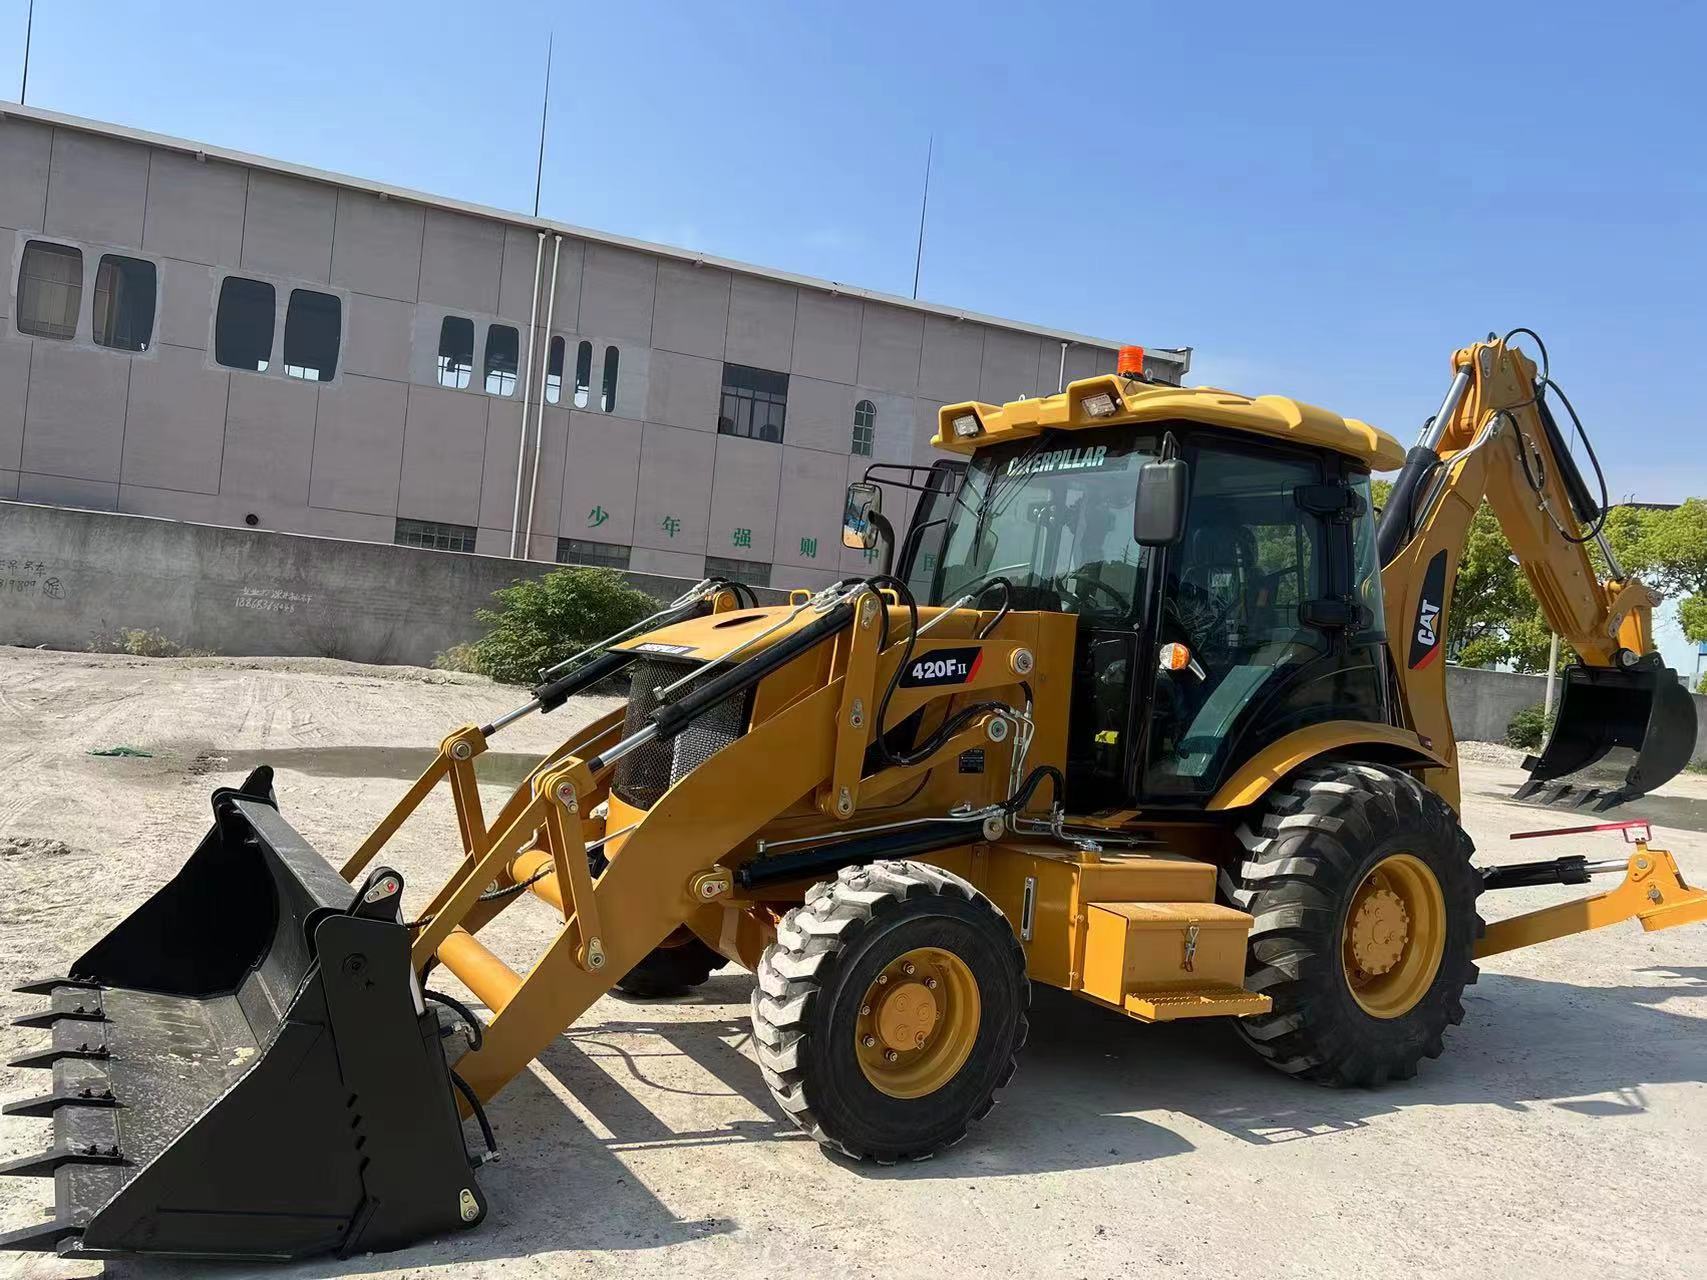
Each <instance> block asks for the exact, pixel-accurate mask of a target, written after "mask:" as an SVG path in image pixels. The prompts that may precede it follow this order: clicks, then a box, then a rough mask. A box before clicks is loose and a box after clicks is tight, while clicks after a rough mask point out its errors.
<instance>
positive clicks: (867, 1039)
mask: <svg viewBox="0 0 1707 1280" xmlns="http://www.w3.org/2000/svg"><path fill="white" fill-rule="evenodd" d="M859 1042H860V1043H861V1044H863V1045H864V1046H865V1047H866V1048H867V1049H875V1048H876V1047H877V1037H876V1036H870V1035H867V1036H861V1037H860V1038H859Z"/></svg>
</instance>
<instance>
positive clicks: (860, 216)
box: [0, 0, 1707, 500]
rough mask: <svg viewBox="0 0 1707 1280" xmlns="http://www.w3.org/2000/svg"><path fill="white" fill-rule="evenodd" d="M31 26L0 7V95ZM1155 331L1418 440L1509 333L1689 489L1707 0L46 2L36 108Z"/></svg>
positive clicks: (1667, 487) (1035, 316) (710, 246)
mask: <svg viewBox="0 0 1707 1280" xmlns="http://www.w3.org/2000/svg"><path fill="white" fill-rule="evenodd" d="M24 7H25V6H24V0H0V96H5V97H15V96H16V94H17V69H18V67H19V64H20V61H21V54H22V44H23V27H24ZM553 28H555V32H556V38H557V62H556V78H555V81H554V85H553V93H552V109H551V125H550V140H549V144H548V151H547V164H546V176H545V183H544V194H543V202H542V209H541V211H542V212H543V213H545V214H547V215H549V216H551V217H555V218H560V219H563V220H565V221H569V222H575V223H580V224H582V225H586V226H591V227H597V228H601V229H604V230H609V231H613V232H619V233H622V234H627V235H633V236H639V237H642V238H648V239H656V240H662V241H666V242H669V243H673V244H681V245H687V246H690V247H693V248H698V249H703V250H705V251H707V252H710V253H715V254H719V255H723V256H726V257H733V258H739V259H744V260H748V261H753V262H760V263H764V264H766V265H769V266H775V267H781V268H786V269H791V270H796V271H803V272H807V273H811V274H814V275H820V276H825V277H829V278H831V279H836V280H842V281H846V282H849V283H852V284H858V285H863V286H867V287H872V288H878V289H885V290H889V291H892V292H899V293H906V292H908V291H909V290H910V288H911V283H912V267H913V246H914V235H915V232H916V218H917V215H918V197H919V182H920V176H921V172H922V169H923V165H924V155H925V145H926V138H927V136H928V135H930V134H932V133H934V134H935V136H936V166H935V176H934V178H933V185H932V192H931V214H930V223H929V230H928V233H927V238H926V245H925V260H924V273H923V282H922V285H921V289H920V293H921V296H922V297H925V298H929V299H933V300H937V301H942V302H947V303H952V304H954V305H957V306H964V307H967V308H970V309H974V310H979V311H987V312H992V313H994V314H997V315H1004V316H1011V317H1016V318H1021V319H1025V320H1030V321H1035V322H1038V323H1043V324H1050V325H1058V326H1061V327H1065V328H1071V329H1076V330H1080V331H1083V332H1087V333H1093V334H1097V335H1102V336H1108V337H1115V338H1124V339H1127V340H1130V341H1136V342H1146V343H1151V344H1153V345H1157V346H1173V345H1190V346H1193V347H1195V348H1197V351H1198V355H1197V358H1196V363H1195V367H1194V380H1202V381H1207V382H1213V383H1216V384H1219V385H1225V386H1230V387H1234V388H1237V389H1239V390H1243V391H1249V392H1261V391H1273V392H1281V393H1285V394H1290V395H1295V396H1298V397H1299V398H1301V399H1305V400H1309V401H1313V402H1315V403H1319V404H1323V405H1326V406H1328V407H1330V408H1333V409H1335V410H1337V411H1339V412H1342V413H1346V414H1350V415H1354V416H1360V417H1364V418H1366V419H1368V420H1370V421H1373V422H1376V423H1378V424H1379V425H1381V426H1384V427H1386V428H1387V429H1388V430H1390V431H1393V432H1394V433H1395V434H1397V435H1399V436H1400V437H1401V438H1402V439H1405V440H1406V441H1407V442H1408V441H1409V439H1410V438H1411V436H1412V435H1413V434H1414V433H1415V430H1416V427H1417V424H1418V423H1419V422H1420V420H1421V419H1422V418H1423V417H1424V416H1425V415H1426V414H1427V413H1429V412H1430V411H1432V409H1433V407H1434V405H1435V403H1436V402H1437V401H1438V399H1439V396H1440V393H1441V391H1442V389H1443V388H1444V385H1445V381H1446V374H1447V359H1448V356H1449V355H1450V353H1451V351H1452V350H1453V348H1455V347H1457V346H1459V345H1462V344H1463V343H1465V342H1468V341H1470V340H1472V339H1474V338H1476V337H1478V336H1480V335H1481V334H1483V333H1485V332H1486V331H1487V330H1489V329H1498V330H1500V331H1502V332H1503V331H1504V330H1505V329H1507V328H1510V327H1511V326H1513V325H1519V324H1525V325H1529V326H1532V327H1534V328H1536V329H1538V330H1539V331H1540V332H1541V333H1542V334H1543V335H1544V336H1545V337H1546V339H1547V341H1548V344H1549V346H1550V347H1551V349H1552V352H1553V360H1554V372H1555V374H1556V375H1557V376H1558V377H1559V380H1560V381H1561V383H1562V384H1563V385H1564V386H1565V387H1566V388H1567V390H1568V391H1569V392H1570V394H1571V397H1572V399H1573V400H1574V401H1575V402H1576V404H1577V406H1578V408H1579V409H1580V410H1581V411H1582V412H1583V414H1584V417H1585V419H1586V420H1587V422H1588V425H1589V427H1590V430H1591V431H1592V432H1593V433H1594V435H1595V438H1596V440H1597V441H1598V442H1600V446H1601V449H1600V451H1601V454H1602V457H1603V458H1604V459H1605V461H1606V463H1607V470H1608V472H1609V478H1610V481H1611V486H1612V489H1613V492H1614V494H1615V495H1616V496H1636V497H1640V498H1643V499H1647V500H1677V499H1680V498H1683V497H1686V496H1689V495H1691V494H1703V493H1707V443H1704V437H1707V432H1704V430H1703V426H1704V423H1703V418H1704V414H1703V410H1702V407H1701V404H1702V401H1701V393H1700V391H1699V389H1698V386H1697V382H1698V376H1697V375H1698V371H1699V369H1700V366H1701V364H1702V355H1701V353H1702V350H1703V348H1704V346H1707V250H1704V247H1703V246H1704V244H1707V164H1704V157H1707V147H1704V145H1703V141H1702V129H1703V124H1704V123H1707V89H1704V88H1703V71H1702V54H1703V51H1704V50H1707V9H1704V8H1702V7H1700V6H1691V5H1688V4H1685V3H1665V2H1658V0H1656V2H1649V3H1642V2H1640V0H1638V2H1637V3H1632V4H1627V5H1624V6H1622V7H1617V6H1615V7H1610V8H1609V7H1608V6H1606V5H1604V4H1597V5H1589V4H1581V3H1574V2H1572V3H1552V4H1546V5H1523V4H1512V3H1502V4H1489V5H1485V6H1456V7H1450V8H1449V7H1447V6H1441V5H1369V4H1358V5H1345V6H1336V5H1327V4H1319V5H1276V4H1260V5H1259V4H1224V5H1190V4H1183V3H1178V2H1177V0H1176V3H1174V4H1171V5H1155V4H1119V5H1117V4H1106V5H1091V4H1059V3H1057V4H1042V3H1039V4H1026V5H1018V4H1004V3H996V2H994V0H987V2H986V3H981V4H972V3H958V2H956V3H941V4H929V5H924V4H918V3H912V4H907V3H890V2H889V0H866V2H865V3H861V4H858V5H830V4H809V3H796V4H782V3H773V2H771V0H749V2H748V3H740V4H736V3H716V2H711V0H702V2H701V3H668V4H666V3H648V2H646V0H641V2H639V3H629V4H603V3H600V4H562V3H557V4H548V3H536V2H534V0H512V2H510V3H505V4H501V5H499V4H486V5H471V4H466V3H463V4H446V3H438V2H437V0H420V2H419V3H414V4H406V3H401V2H397V0H384V2H381V0H364V2H363V3H360V4H349V3H326V2H323V0H298V2H297V3H294V4H292V5H290V6H288V7H280V6H270V7H268V6H263V7H258V8H255V7H238V6H231V5H228V4H222V3H212V2H208V0H173V2H172V3H160V2H158V0H128V2H119V0H38V2H37V12H36V38H35V45H34V55H33V59H32V65H31V72H30V94H29V98H30V101H31V102H32V103H34V104H36V105H39V106H44V107H49V108H53V109H57V110H62V111H68V112H72V113H75V114H81V115H88V116H94V117H98V118H101V119H105V120H113V121H118V122H121V123H125V124H130V125H135V126H138V127H141V128H146V129H153V130H158V131H161V132H165V133H172V134H180V135H185V136H188V137H192V138H199V139H203V140H206V141H210V142H213V143H216V144H220V145H225V146H231V147H237V148H241V149H243V150H247V151H253V152H258V153H260V154H263V155H269V156H276V157H280V158H284V159H288V160H292V161H297V162H300V163H305V164H310V165H315V166H319V167H323V168H327V169H333V170H338V171H343V172H348V173H354V174H360V175H362V176H365V177H372V178H377V179H382V180H385V181H389V182H394V183H398V184H400V185H406V186H411V187H418V188H422V189H424V190H427V191H432V192H436V193H439V194H444V195H451V196H456V197H460V198H463V199H468V200H474V201H479V202H482V203H486V204H492V205H498V206H502V207H506V208H514V209H528V208H531V206H532V202H533V169H534V155H535V144H536V132H535V130H536V128H537V124H538V104H539V89H540V79H541V75H542V71H543V64H544V57H545V43H546V36H547V33H548V32H549V31H551V30H552V29H553Z"/></svg>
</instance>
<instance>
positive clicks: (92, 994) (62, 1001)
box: [12, 987, 107, 1028]
mask: <svg viewBox="0 0 1707 1280" xmlns="http://www.w3.org/2000/svg"><path fill="white" fill-rule="evenodd" d="M61 1019H63V1020H65V1021H67V1022H105V1021H106V1020H107V1013H106V1010H105V1009H104V1008H103V1007H102V1005H101V992H100V989H99V988H81V987H59V988H56V989H55V990H54V992H53V1003H52V1005H51V1007H49V1008H46V1009H43V1010H41V1011H39V1012H37V1013H26V1014H24V1015H23V1017H21V1018H13V1019H12V1025H13V1026H14V1027H48V1028H51V1027H53V1026H54V1025H55V1024H56V1023H58V1022H59V1021H60V1020H61Z"/></svg>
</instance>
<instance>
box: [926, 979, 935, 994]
mask: <svg viewBox="0 0 1707 1280" xmlns="http://www.w3.org/2000/svg"><path fill="white" fill-rule="evenodd" d="M925 990H926V991H935V990H936V979H935V978H926V979H925Z"/></svg>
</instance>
